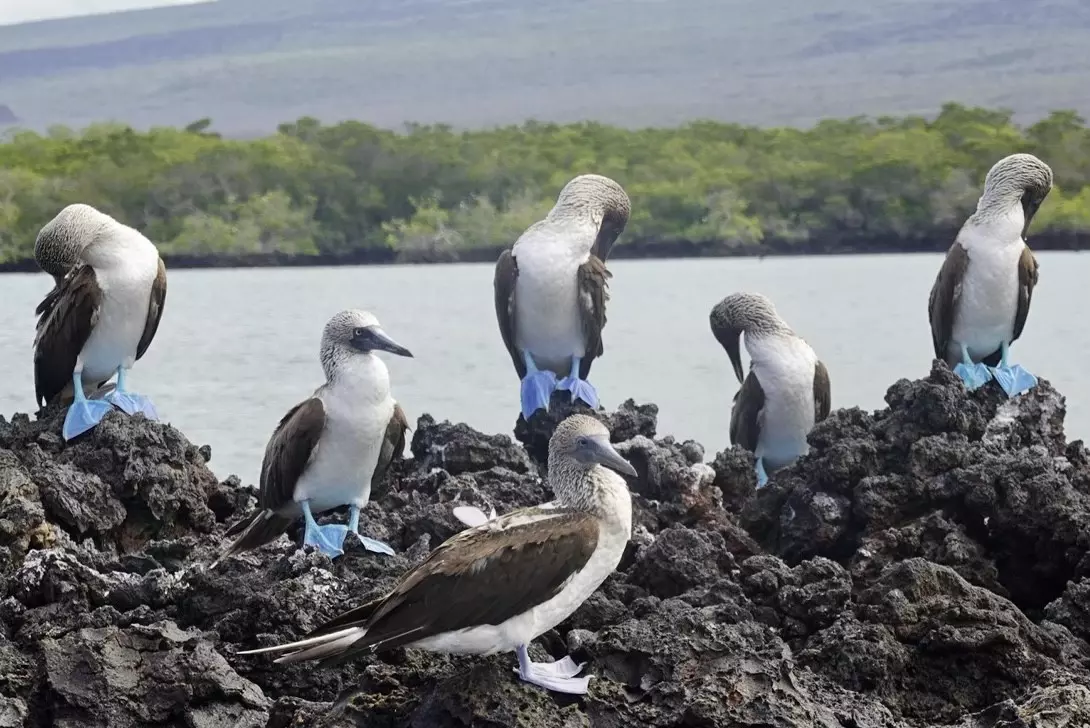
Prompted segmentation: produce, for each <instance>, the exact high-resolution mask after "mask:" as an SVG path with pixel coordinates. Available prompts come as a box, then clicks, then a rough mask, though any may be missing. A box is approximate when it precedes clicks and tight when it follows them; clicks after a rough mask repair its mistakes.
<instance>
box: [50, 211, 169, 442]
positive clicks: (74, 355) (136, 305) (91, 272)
mask: <svg viewBox="0 0 1090 728" xmlns="http://www.w3.org/2000/svg"><path fill="white" fill-rule="evenodd" d="M66 213H67V214H66ZM43 231H50V232H49V234H48V235H45V237H43V235H41V234H39V237H38V243H36V244H35V256H36V257H37V259H38V261H39V265H41V266H42V268H43V270H46V271H47V272H52V274H53V275H54V279H56V276H57V275H58V273H61V274H63V277H62V278H61V279H60V282H59V283H58V284H57V285H56V286H55V287H54V288H53V290H51V291H50V292H49V293H48V294H47V295H46V297H45V299H43V300H42V302H41V303H40V304H38V308H37V309H36V310H35V313H37V314H38V316H39V318H38V326H37V334H36V335H35V337H34V390H35V395H36V397H37V400H38V403H39V404H43V405H44V404H47V403H50V402H53V401H54V400H58V399H61V400H67V399H68V398H69V397H71V398H72V403H71V405H70V406H69V408H68V413H67V414H66V415H65V418H64V428H63V430H62V432H63V435H64V438H65V439H66V440H70V439H72V438H73V437H75V436H77V435H79V434H81V433H83V432H86V431H87V430H89V429H91V428H92V427H94V426H95V425H96V424H98V422H99V421H100V420H101V419H102V417H103V415H105V414H106V412H107V411H109V409H110V406H111V405H114V406H116V407H117V408H118V409H121V410H123V411H124V412H126V413H128V414H135V413H137V412H142V413H143V414H144V415H145V416H147V417H148V418H149V419H157V417H158V415H157V414H156V412H155V407H154V405H152V403H151V401H150V400H148V398H147V397H144V396H143V395H140V394H136V393H134V392H130V391H129V390H128V389H127V388H126V381H125V380H126V374H127V373H128V371H129V370H130V369H131V368H132V366H133V364H134V363H135V362H136V360H138V359H140V358H141V357H142V356H144V353H145V352H146V351H147V350H148V346H150V345H151V342H152V339H154V338H155V332H156V331H157V330H158V328H159V319H160V318H161V317H162V315H163V305H164V303H165V301H166V295H167V272H166V267H165V266H164V265H163V261H162V259H160V257H159V251H158V250H156V248H155V246H154V245H153V244H152V243H151V241H150V240H148V239H147V238H145V237H144V236H143V235H141V234H140V233H139V232H138V231H136V230H134V229H133V228H131V227H129V226H127V225H122V224H121V223H119V222H118V221H117V220H114V219H113V218H112V217H110V216H109V215H105V214H103V213H100V212H98V211H97V210H95V209H94V208H93V207H90V206H88V205H78V206H77V205H72V206H69V207H67V208H65V210H64V211H62V213H61V214H60V215H58V216H57V217H56V218H54V220H53V221H52V222H50V223H49V224H48V225H46V227H45V228H43ZM72 256H75V261H74V263H73V262H72ZM65 270H67V273H65V272H64V271H65ZM115 372H116V373H117V384H116V386H115V388H114V390H113V391H112V392H110V393H109V394H107V395H105V397H103V398H102V399H88V398H87V396H86V395H87V393H88V392H93V391H94V390H96V389H98V388H99V387H101V386H102V384H104V383H105V382H106V381H108V380H109V379H110V378H111V377H112V376H113V375H114V373H115Z"/></svg>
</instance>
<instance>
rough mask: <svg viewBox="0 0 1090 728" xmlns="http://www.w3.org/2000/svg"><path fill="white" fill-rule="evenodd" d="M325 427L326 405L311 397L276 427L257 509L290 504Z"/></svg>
mask: <svg viewBox="0 0 1090 728" xmlns="http://www.w3.org/2000/svg"><path fill="white" fill-rule="evenodd" d="M324 428H325V406H324V405H323V404H322V400H320V399H318V398H317V397H311V398H310V399H308V400H304V401H303V402H300V403H299V404H297V405H295V406H294V407H292V408H291V409H290V410H289V411H288V413H287V414H286V415H284V418H283V419H282V420H280V424H279V425H277V426H276V430H275V431H274V432H273V435H272V437H271V438H269V444H268V445H266V446H265V457H264V459H263V460H262V461H261V494H260V496H259V497H258V506H259V507H260V508H262V509H269V510H274V511H275V510H277V509H278V508H280V507H281V506H283V505H284V504H285V503H290V502H291V500H292V495H293V494H294V492H295V484H296V483H297V482H298V481H299V477H300V476H301V475H302V474H303V471H304V470H306V467H307V464H308V463H309V462H310V458H311V456H312V455H313V454H314V448H316V447H317V446H318V440H319V439H320V438H321V436H322V430H323V429H324Z"/></svg>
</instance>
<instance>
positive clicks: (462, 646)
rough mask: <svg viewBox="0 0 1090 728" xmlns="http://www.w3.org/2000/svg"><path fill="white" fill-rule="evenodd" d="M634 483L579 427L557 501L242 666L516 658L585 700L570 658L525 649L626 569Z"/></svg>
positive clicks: (553, 454) (460, 546) (566, 451)
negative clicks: (360, 658) (376, 656)
mask: <svg viewBox="0 0 1090 728" xmlns="http://www.w3.org/2000/svg"><path fill="white" fill-rule="evenodd" d="M612 471H618V472H620V473H625V474H627V475H632V476H634V475H635V474H636V471H635V470H634V469H633V468H632V466H631V465H629V463H628V462H627V461H626V460H625V459H624V458H622V457H621V456H620V455H619V454H618V453H617V451H616V450H614V449H613V446H612V445H611V444H610V442H609V431H608V430H607V429H606V427H605V426H604V425H602V424H601V423H600V422H598V421H597V420H595V419H594V418H592V417H587V416H586V415H573V416H571V417H569V418H567V419H566V420H564V421H563V422H562V423H560V425H559V426H558V427H557V428H556V431H555V432H554V433H553V436H552V438H551V440H550V441H549V484H550V486H551V487H552V490H553V492H554V493H555V494H556V499H555V500H554V501H552V502H550V503H548V504H546V505H542V506H535V507H531V508H522V509H519V510H515V511H512V512H511V513H508V514H506V515H503V516H499V517H497V518H495V519H493V520H490V521H487V522H485V523H482V524H480V525H478V526H475V527H473V528H470V529H467V530H465V531H461V532H460V533H457V534H455V535H454V536H452V537H451V538H449V539H447V540H446V541H444V542H443V543H442V544H441V545H440V546H439V547H438V548H436V549H435V550H434V551H432V552H431V554H430V555H429V556H428V558H427V559H426V560H425V561H424V562H423V563H421V564H420V565H419V566H417V567H416V568H414V569H412V570H410V571H409V572H407V573H406V574H405V575H404V576H402V577H401V580H400V581H399V582H398V584H397V585H396V586H395V587H394V588H393V589H392V590H391V591H390V592H389V593H388V594H387V595H386V596H384V597H380V598H379V599H376V600H374V601H371V602H368V603H367V604H364V605H363V606H360V607H356V608H355V609H352V610H350V611H348V612H346V613H345V614H342V615H341V616H339V617H336V618H335V619H333V620H332V621H330V622H327V623H326V624H324V625H322V626H321V627H319V628H318V629H316V630H314V631H313V632H311V633H310V634H309V635H307V637H306V638H304V639H302V640H299V641H298V642H291V643H289V644H284V645H277V646H274V647H266V648H263V649H257V650H249V651H247V652H240V653H239V654H243V655H249V654H258V653H263V652H288V653H289V654H287V655H285V656H283V657H281V658H279V659H278V660H277V662H278V663H292V662H301V661H304V660H314V659H323V660H326V661H328V662H340V661H341V660H343V659H346V658H349V657H351V656H352V655H356V654H360V653H374V652H378V651H379V650H387V649H392V648H395V647H415V648H419V649H424V650H430V651H433V652H447V653H456V654H477V655H490V654H494V653H497V652H509V651H511V650H514V651H515V652H516V653H517V654H518V662H519V667H518V675H519V677H520V678H521V679H522V680H524V681H526V682H529V683H531V684H534V685H538V686H540V687H544V688H546V689H548V690H554V691H557V692H563V693H574V694H583V693H586V692H587V687H588V683H589V681H590V678H589V677H581V678H580V677H576V676H577V675H578V674H579V672H580V671H581V670H582V668H583V665H579V664H576V663H575V662H574V661H573V660H572V659H571V657H564V658H563V659H561V660H557V661H556V662H546V663H536V662H532V661H531V660H530V655H529V652H528V650H527V647H528V645H529V644H530V642H531V641H533V640H534V639H535V638H536V637H538V636H540V635H542V634H544V633H545V632H546V631H548V630H550V629H552V628H553V627H555V626H556V625H558V624H559V623H560V622H562V621H564V620H565V619H567V618H568V617H569V616H570V615H571V614H572V613H573V612H574V611H575V610H576V609H577V608H578V607H579V605H580V604H582V603H583V602H584V601H585V600H586V599H587V598H588V597H590V595H591V594H593V593H594V591H595V590H596V589H597V588H598V587H599V586H600V585H601V583H602V582H603V581H604V580H605V579H606V577H608V576H609V575H610V574H611V573H612V572H613V571H614V570H615V569H616V568H617V564H618V563H620V560H621V555H622V554H623V553H624V549H625V545H626V544H627V543H628V540H629V538H630V537H631V535H632V500H631V498H632V497H631V495H630V493H629V491H628V486H627V485H626V484H625V481H624V479H623V478H621V477H620V476H619V475H617V474H616V473H615V472H612Z"/></svg>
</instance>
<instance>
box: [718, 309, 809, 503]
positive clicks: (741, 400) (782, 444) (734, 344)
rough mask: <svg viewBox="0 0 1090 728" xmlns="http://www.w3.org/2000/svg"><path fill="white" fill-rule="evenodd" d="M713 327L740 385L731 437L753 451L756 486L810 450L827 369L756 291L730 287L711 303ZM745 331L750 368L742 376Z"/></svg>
mask: <svg viewBox="0 0 1090 728" xmlns="http://www.w3.org/2000/svg"><path fill="white" fill-rule="evenodd" d="M710 319H711V327H712V333H713V334H714V335H715V338H716V339H717V340H718V341H719V343H720V344H721V345H722V346H723V348H724V349H726V351H727V356H729V357H730V361H731V364H732V365H733V367H734V374H735V376H736V377H738V382H739V383H740V384H741V385H742V387H741V389H739V390H738V392H737V393H736V394H735V395H734V406H733V407H732V408H731V413H730V441H731V444H733V445H741V446H742V447H744V448H745V449H747V450H749V451H750V452H752V453H753V454H754V455H756V456H757V466H756V470H757V486H758V487H760V486H763V485H764V484H765V483H767V482H768V472H767V471H770V470H776V469H778V468H781V467H784V466H786V465H789V464H791V463H792V462H794V461H795V459H796V458H798V457H800V456H802V455H805V454H806V453H807V452H809V450H810V445H809V443H807V441H806V436H807V435H808V434H809V433H810V430H811V429H813V427H814V424H815V423H817V422H820V421H822V420H823V419H825V418H826V417H828V416H829V410H830V407H831V393H830V385H829V372H828V370H826V368H825V365H824V364H822V363H821V361H819V360H818V358H817V355H816V354H815V353H814V350H813V349H811V348H810V345H809V344H807V343H806V342H805V341H804V340H803V339H802V337H800V336H798V335H797V334H796V333H795V332H794V331H792V330H791V327H789V326H788V325H787V322H786V321H784V320H783V319H782V318H780V315H779V313H777V312H776V307H775V306H774V305H773V304H772V301H770V300H769V299H768V298H766V297H765V296H762V295H761V294H759V293H734V294H731V295H729V296H727V297H726V298H724V299H723V300H722V301H720V302H719V303H718V304H716V306H715V307H714V308H713V309H712V312H711V317H710ZM742 334H745V344H746V350H747V351H748V352H749V356H750V367H749V374H747V375H746V376H745V379H744V380H743V378H742V359H741V352H740V350H739V345H738V344H739V338H740V337H741V336H742Z"/></svg>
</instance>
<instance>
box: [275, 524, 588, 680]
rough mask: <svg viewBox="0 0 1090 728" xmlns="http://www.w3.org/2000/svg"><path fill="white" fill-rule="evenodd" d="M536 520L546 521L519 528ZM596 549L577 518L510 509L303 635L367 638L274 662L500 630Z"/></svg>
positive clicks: (337, 657)
mask: <svg viewBox="0 0 1090 728" xmlns="http://www.w3.org/2000/svg"><path fill="white" fill-rule="evenodd" d="M542 514H548V517H546V518H544V519H542V520H536V521H532V522H529V523H526V522H523V523H519V521H521V520H525V519H526V518H527V517H528V516H534V515H542ZM597 544H598V522H597V520H595V519H594V518H593V517H592V516H589V515H587V514H585V513H578V512H571V511H563V510H558V509H549V510H543V509H541V508H537V507H535V508H525V509H521V510H518V511H513V512H512V513H509V514H507V515H506V516H501V517H500V518H498V519H496V520H493V521H489V522H488V523H486V524H483V525H481V526H477V527H475V528H471V529H467V530H465V531H462V532H461V533H458V534H457V535H455V536H452V537H451V538H450V539H448V540H447V541H445V542H444V543H443V544H441V545H440V546H439V547H438V548H437V549H435V550H434V551H432V552H431V554H430V555H429V556H428V558H427V559H426V560H425V561H424V562H423V563H421V564H420V565H419V566H417V567H416V568H414V569H412V570H411V571H409V572H408V573H407V574H405V576H404V577H402V579H401V581H400V582H399V583H398V584H397V586H395V587H394V588H393V590H392V591H391V592H390V593H389V594H388V595H386V596H385V597H383V598H382V599H379V600H374V601H371V602H368V603H366V604H364V605H362V606H360V607H357V608H355V609H353V610H350V611H348V612H346V613H345V614H342V615H340V616H338V617H336V618H334V619H333V620H331V621H329V622H327V623H325V624H323V625H322V626H320V627H318V629H316V630H314V632H312V633H311V634H309V635H307V638H310V637H315V636H318V635H322V634H328V633H330V632H335V631H337V630H340V629H345V628H349V627H366V629H367V633H366V634H365V635H363V636H362V637H360V638H359V639H358V640H356V641H355V642H353V643H352V644H350V645H341V646H338V647H335V648H332V649H331V648H330V646H329V645H322V646H318V647H312V648H305V649H303V650H302V651H300V652H297V653H292V654H290V655H288V656H286V657H285V658H282V660H281V661H283V662H297V661H301V660H307V659H315V658H328V659H327V662H340V661H342V660H345V659H347V658H349V657H351V656H352V655H354V654H358V653H360V652H365V651H371V652H374V651H378V650H385V649H391V648H394V647H400V646H403V645H406V644H409V643H412V642H415V641H417V640H421V639H425V638H427V637H432V636H434V635H438V634H442V633H444V632H450V631H454V630H459V629H466V628H469V627H475V626H478V625H486V624H491V625H495V624H500V623H502V622H504V621H506V620H507V619H510V618H511V617H514V616H516V615H518V614H521V613H523V612H525V611H526V610H527V609H529V608H531V607H533V606H534V605H537V604H540V603H542V602H545V601H547V600H549V599H550V598H552V597H553V596H555V595H556V594H558V593H559V592H560V590H561V589H562V588H563V586H564V583H565V582H566V581H567V580H568V579H569V578H570V577H571V575H572V574H574V573H575V572H577V571H579V570H580V569H582V568H583V567H584V566H585V565H586V563H587V562H588V561H589V560H590V557H591V555H592V554H593V553H594V550H595V549H596V548H597Z"/></svg>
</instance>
